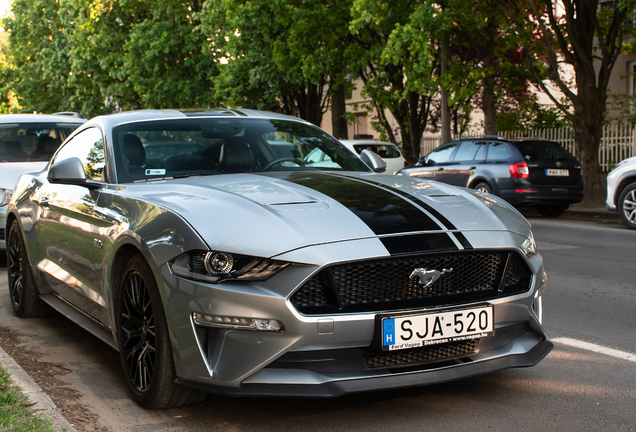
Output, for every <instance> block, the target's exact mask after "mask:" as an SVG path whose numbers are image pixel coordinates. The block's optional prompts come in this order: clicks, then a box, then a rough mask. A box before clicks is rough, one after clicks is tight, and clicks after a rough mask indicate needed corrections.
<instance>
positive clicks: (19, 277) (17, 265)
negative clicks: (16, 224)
mask: <svg viewBox="0 0 636 432" xmlns="http://www.w3.org/2000/svg"><path fill="white" fill-rule="evenodd" d="M11 228H13V226H12V227H11ZM7 261H8V263H7V264H8V269H7V270H8V273H9V295H10V296H11V304H12V305H13V309H14V310H15V309H19V308H20V306H21V305H22V295H23V293H24V291H23V280H24V277H23V275H24V262H23V261H22V245H21V243H20V233H19V232H18V230H14V229H11V230H10V231H9V241H8V244H7Z"/></svg>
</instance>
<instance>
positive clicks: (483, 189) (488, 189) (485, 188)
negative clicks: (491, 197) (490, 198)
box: [473, 182, 492, 194]
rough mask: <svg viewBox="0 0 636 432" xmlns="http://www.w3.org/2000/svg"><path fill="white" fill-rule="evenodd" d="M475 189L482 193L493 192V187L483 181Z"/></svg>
mask: <svg viewBox="0 0 636 432" xmlns="http://www.w3.org/2000/svg"><path fill="white" fill-rule="evenodd" d="M473 189H475V190H476V191H478V192H481V193H489V194H491V193H492V188H491V187H490V185H489V184H488V183H486V182H481V183H477V184H476V185H475V186H474V187H473Z"/></svg>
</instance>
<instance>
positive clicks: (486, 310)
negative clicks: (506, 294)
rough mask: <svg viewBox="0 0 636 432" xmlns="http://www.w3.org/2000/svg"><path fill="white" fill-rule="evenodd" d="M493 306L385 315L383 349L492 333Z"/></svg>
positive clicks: (389, 349)
mask: <svg viewBox="0 0 636 432" xmlns="http://www.w3.org/2000/svg"><path fill="white" fill-rule="evenodd" d="M493 329H494V319H493V307H492V306H490V305H488V306H480V307H474V308H470V309H460V310H453V311H448V312H437V313H423V314H412V315H401V316H389V317H384V318H382V350H384V351H393V350H400V349H407V348H416V347H421V346H425V345H434V344H440V343H447V342H455V341H460V340H468V339H476V338H480V337H484V336H488V335H489V334H492V332H493Z"/></svg>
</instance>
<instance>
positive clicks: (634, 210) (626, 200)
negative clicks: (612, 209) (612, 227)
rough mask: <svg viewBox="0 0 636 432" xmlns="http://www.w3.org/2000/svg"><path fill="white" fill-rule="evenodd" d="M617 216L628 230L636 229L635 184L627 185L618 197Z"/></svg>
mask: <svg viewBox="0 0 636 432" xmlns="http://www.w3.org/2000/svg"><path fill="white" fill-rule="evenodd" d="M618 215H619V216H620V218H621V221H622V222H623V225H625V226H626V227H627V228H629V229H636V183H631V184H629V185H628V186H627V187H626V188H625V189H623V192H621V195H620V196H619V197H618Z"/></svg>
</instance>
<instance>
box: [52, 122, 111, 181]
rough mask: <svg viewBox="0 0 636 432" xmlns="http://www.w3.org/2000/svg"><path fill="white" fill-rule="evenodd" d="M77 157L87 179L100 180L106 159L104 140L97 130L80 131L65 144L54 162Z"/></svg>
mask: <svg viewBox="0 0 636 432" xmlns="http://www.w3.org/2000/svg"><path fill="white" fill-rule="evenodd" d="M71 157H77V158H79V160H80V161H82V165H84V174H86V178H87V179H91V180H98V181H100V180H102V174H105V173H104V167H105V165H106V159H105V157H104V139H103V137H102V133H101V132H100V130H99V129H97V128H90V129H86V130H85V131H82V132H81V133H79V134H78V135H76V136H75V137H73V139H72V140H70V141H69V142H67V143H66V144H65V145H64V147H62V148H61V149H60V151H59V152H58V153H57V155H56V156H55V162H58V161H62V160H64V159H69V158H71Z"/></svg>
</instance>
